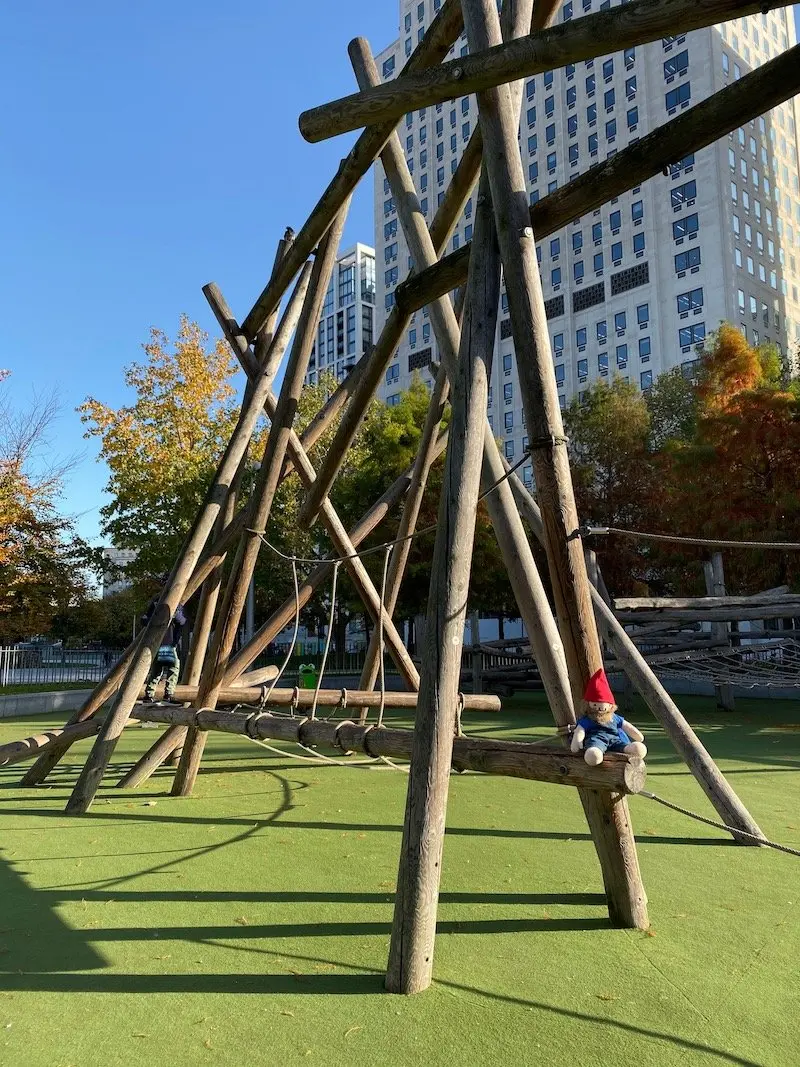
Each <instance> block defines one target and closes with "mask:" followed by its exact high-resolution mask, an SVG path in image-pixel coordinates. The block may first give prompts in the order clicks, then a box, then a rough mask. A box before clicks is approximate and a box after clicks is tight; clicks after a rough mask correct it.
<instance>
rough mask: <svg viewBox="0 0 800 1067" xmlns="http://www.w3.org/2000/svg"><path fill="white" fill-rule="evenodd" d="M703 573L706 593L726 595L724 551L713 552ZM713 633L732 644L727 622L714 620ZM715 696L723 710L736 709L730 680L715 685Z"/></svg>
mask: <svg viewBox="0 0 800 1067" xmlns="http://www.w3.org/2000/svg"><path fill="white" fill-rule="evenodd" d="M703 575H704V577H705V581H706V593H707V594H708V595H709V596H725V595H726V593H725V572H724V570H723V568H722V553H721V552H712V553H711V559H710V560H706V561H705V562H704V563H703ZM711 633H712V634H713V635H714V637H715V638H716V639H717V640H718V641H727V642H728V643H729V644H730V639H731V633H730V625H729V624H728V623H727V622H713V623H712V624H711ZM714 696H715V697H716V701H717V707H718V708H720V710H722V711H735V710H736V700H735V699H734V696H733V686H732V685H731V684H730V683H729V682H722V683H721V684H720V685H715V686H714Z"/></svg>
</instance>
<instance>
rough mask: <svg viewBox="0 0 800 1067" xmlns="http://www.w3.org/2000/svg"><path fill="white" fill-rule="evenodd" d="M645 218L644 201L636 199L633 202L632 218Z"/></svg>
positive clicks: (637, 220)
mask: <svg viewBox="0 0 800 1067" xmlns="http://www.w3.org/2000/svg"><path fill="white" fill-rule="evenodd" d="M643 218H644V201H642V200H636V201H634V203H632V204H631V220H632V221H633V222H641V221H642V219H643Z"/></svg>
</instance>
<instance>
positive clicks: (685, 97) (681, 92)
mask: <svg viewBox="0 0 800 1067" xmlns="http://www.w3.org/2000/svg"><path fill="white" fill-rule="evenodd" d="M691 99H692V87H691V82H684V83H683V85H679V86H678V88H677V89H670V91H669V92H668V93H667V94H666V96H665V98H664V102H665V104H666V108H667V112H668V113H671V112H673V111H675V109H676V108H678V107H686V105H687V104H688V103H689V101H690V100H691Z"/></svg>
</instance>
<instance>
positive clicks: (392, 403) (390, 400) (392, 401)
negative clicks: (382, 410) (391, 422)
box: [386, 393, 400, 408]
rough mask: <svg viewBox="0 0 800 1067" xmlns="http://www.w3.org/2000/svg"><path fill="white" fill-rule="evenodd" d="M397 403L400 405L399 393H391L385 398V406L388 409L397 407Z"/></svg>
mask: <svg viewBox="0 0 800 1067" xmlns="http://www.w3.org/2000/svg"><path fill="white" fill-rule="evenodd" d="M399 403H400V394H399V393H392V395H391V396H387V397H386V406H387V407H388V408H394V407H397V405H398V404H399Z"/></svg>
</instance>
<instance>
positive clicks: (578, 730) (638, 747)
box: [570, 670, 647, 767]
mask: <svg viewBox="0 0 800 1067" xmlns="http://www.w3.org/2000/svg"><path fill="white" fill-rule="evenodd" d="M616 712H617V705H616V703H615V702H614V694H613V693H612V692H611V687H610V686H609V684H608V679H607V678H606V676H605V672H604V671H603V670H599V671H596V672H595V673H594V674H593V675H592V677H591V678H590V679H589V681H588V682H587V683H586V690H585V691H584V694H583V715H582V716H581V718H580V719H578V722H577V723H576V725H575V730H574V732H573V734H572V744H571V746H570V747H571V749H572V751H573V752H580V750H581V749H583V758H584V759H585V760H586V762H587V763H588V764H589V766H590V767H596V766H597V765H598V764H599V763H602V762H603V756H604V754H605V753H606V752H627V753H628V755H630V756H641V758H642V759H644V757H645V756H646V755H647V749H646V748H645V746H644V745H643V744H642V741H644V734H643V733H642V732H641V731H640V730H637V729H636V727H635V726H633V725H632V724H631V723H629V722H626V721H625V719H623V717H622V716H621V715H617V713H616Z"/></svg>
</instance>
